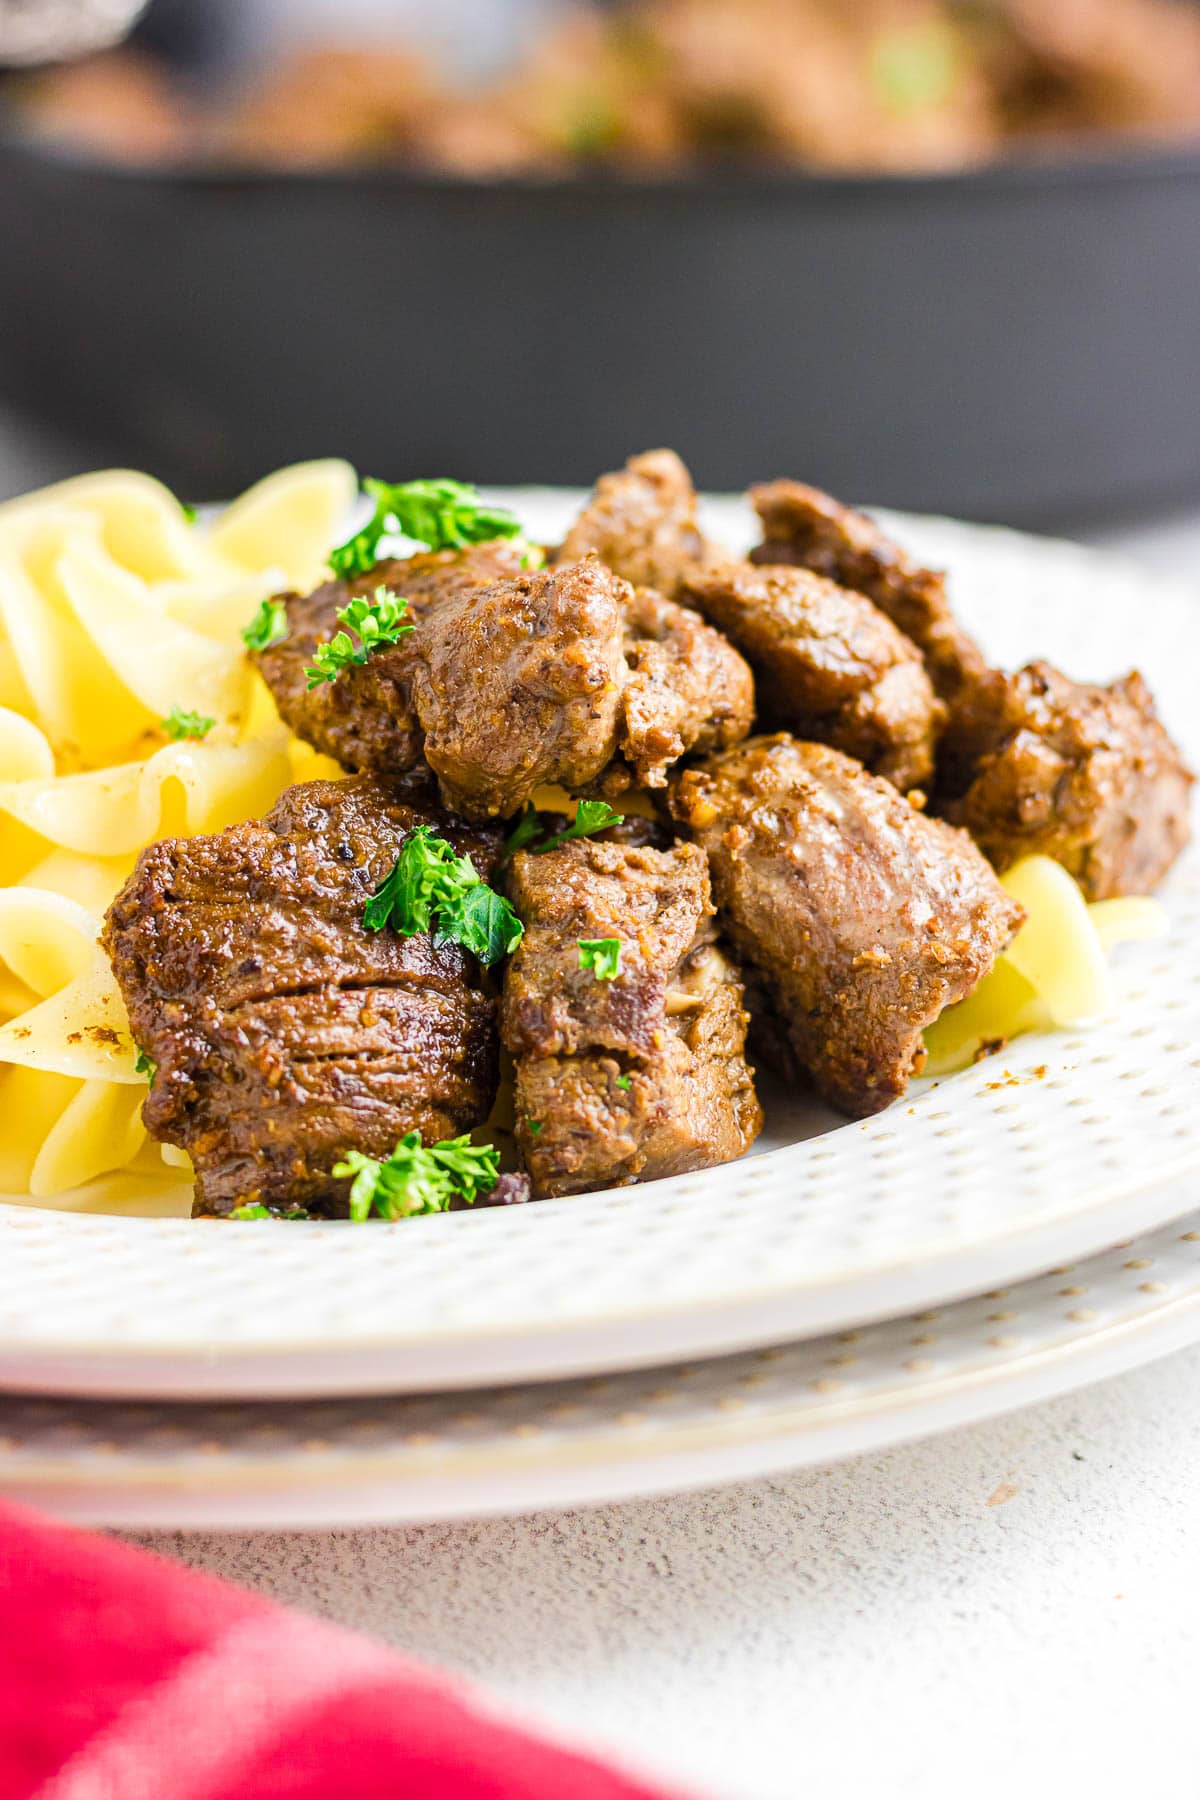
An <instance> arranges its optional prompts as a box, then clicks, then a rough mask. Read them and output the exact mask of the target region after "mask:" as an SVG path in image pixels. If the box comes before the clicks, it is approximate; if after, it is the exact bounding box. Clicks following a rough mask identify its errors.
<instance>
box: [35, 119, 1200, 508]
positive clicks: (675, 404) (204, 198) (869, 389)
mask: <svg viewBox="0 0 1200 1800" xmlns="http://www.w3.org/2000/svg"><path fill="white" fill-rule="evenodd" d="M0 397H2V398H4V399H6V400H9V401H12V402H16V403H18V404H20V405H21V406H23V407H25V408H27V409H29V410H31V411H33V412H36V413H37V414H39V415H40V416H42V417H43V418H46V419H48V420H50V421H53V422H55V423H57V424H59V425H63V426H67V427H69V428H70V429H71V430H72V431H74V432H75V433H77V434H78V436H79V437H80V439H81V440H85V441H86V448H87V450H88V452H89V454H91V455H94V456H96V457H100V456H103V457H118V458H120V459H121V460H124V461H128V462H132V463H136V464H139V465H143V466H146V467H149V468H151V469H154V470H155V471H157V472H158V473H160V474H162V475H163V476H164V477H165V478H166V479H167V480H169V481H171V482H173V483H174V484H176V485H177V486H178V487H179V488H181V490H182V491H183V492H185V493H188V494H192V495H212V494H224V493H230V492H232V491H234V489H236V488H237V487H238V486H239V485H240V484H241V483H243V482H245V481H248V480H250V479H252V478H253V477H254V476H256V475H258V474H260V473H262V471H264V470H266V469H269V468H271V467H274V466H275V465H277V464H279V463H282V462H286V461H288V460H290V459H292V458H296V457H303V456H311V455H316V454H329V453H332V452H340V453H343V454H345V455H347V456H349V457H350V458H351V459H352V460H353V461H354V462H355V463H356V464H357V465H358V466H359V468H360V469H362V470H364V471H365V472H367V473H376V474H380V475H383V476H387V477H390V478H393V479H396V478H400V477H404V476H408V475H412V474H416V473H422V474H427V473H437V474H441V473H448V474H456V475H464V476H469V477H471V478H474V479H477V480H480V481H487V482H524V481H538V482H540V481H546V482H570V483H585V482H589V481H590V480H591V479H592V478H593V477H594V475H595V473H596V471H597V469H600V468H604V467H607V466H610V465H612V464H614V463H616V462H618V461H620V460H621V459H623V458H624V456H625V455H626V454H627V453H628V452H630V451H631V450H635V449H641V448H645V447H648V446H650V445H655V444H660V443H669V444H672V445H674V446H676V447H677V448H678V449H679V450H680V451H681V452H682V453H683V454H684V456H685V457H686V458H687V459H688V460H689V461H690V462H691V464H692V465H693V467H694V469H695V472H696V475H697V478H698V480H700V481H701V482H703V483H704V484H705V485H706V486H709V487H717V488H733V487H737V486H739V485H742V484H744V483H745V482H747V481H748V480H750V479H752V478H763V477H767V476H771V475H775V474H782V473H794V474H797V475H802V476H804V477H805V478H807V479H809V480H812V481H815V482H819V483H821V484H822V485H825V486H828V487H830V488H832V489H834V490H836V491H841V492H845V493H849V494H856V495H869V496H870V497H871V499H873V500H876V501H879V502H887V503H889V504H892V505H896V506H902V507H911V508H918V509H922V508H923V509H937V510H943V511H950V512H955V513H959V514H963V515H966V516H969V517H974V518H980V519H989V518H990V519H1008V520H1011V521H1014V522H1023V523H1039V522H1045V521H1047V520H1055V521H1062V520H1064V519H1070V518H1079V517H1083V516H1092V517H1095V516H1097V515H1101V516H1102V515H1104V514H1106V513H1110V514H1115V513H1117V512H1129V511H1132V510H1134V509H1135V508H1138V507H1140V506H1144V505H1150V504H1157V503H1161V502H1166V501H1171V500H1175V499H1183V498H1186V497H1188V496H1196V495H1200V146H1179V147H1168V148H1162V147H1160V148H1137V149H1131V148H1129V147H1125V146H1123V147H1120V148H1108V149H1105V150H1101V151H1099V152H1095V151H1093V152H1091V153H1090V154H1088V155H1087V156H1086V157H1083V156H1074V157H1072V158H1070V159H1069V160H1068V159H1062V158H1061V156H1060V157H1057V158H1056V159H1055V160H1034V159H1030V158H1023V159H1021V160H1011V161H1006V162H1002V163H996V164H992V165H989V166H986V167H981V168H978V169H974V170H970V171H966V172H963V173H960V174H951V175H937V176H914V177H890V178H876V177H863V178H847V177H837V176H829V175H808V174H801V173H796V172H790V171H788V172H783V171H780V172H766V171H762V170H755V171H738V170H730V171H715V172H712V173H708V174H701V175H696V176H694V177H690V178H687V179H683V180H681V179H678V178H672V179H669V180H668V179H653V180H633V179H620V178H607V177H606V178H601V177H598V176H588V175H585V176H581V177H578V178H572V179H568V180H553V181H551V180H544V179H538V180H514V181H504V182H488V183H479V182H463V181H458V180H452V179H445V178H439V177H435V176H425V175H421V174H416V173H413V172H411V171H397V170H371V171H363V172H358V171H355V172H330V173H313V174H279V173H273V172H272V173H264V172H253V173H244V174H230V173H216V172H212V171H208V170H205V171H185V172H177V171H161V170H150V171H141V170H128V169H122V168H112V167H107V166H101V165H100V164H98V163H95V162H91V161H88V160H85V159H82V158H77V157H74V156H72V155H70V154H65V153H62V152H58V151H53V150H50V149H45V148H41V147H38V146H36V145H31V144H29V143H27V142H24V141H22V140H19V139H16V138H12V137H9V138H7V139H6V140H3V141H0Z"/></svg>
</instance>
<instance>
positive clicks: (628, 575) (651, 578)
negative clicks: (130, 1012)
mask: <svg viewBox="0 0 1200 1800" xmlns="http://www.w3.org/2000/svg"><path fill="white" fill-rule="evenodd" d="M589 550H594V551H596V553H597V555H598V556H599V557H600V558H601V560H602V561H603V562H606V563H607V564H608V566H609V568H610V569H615V571H616V573H617V574H618V575H623V576H624V578H625V580H626V581H631V582H632V583H633V585H634V586H635V587H648V588H656V589H657V590H658V592H659V593H661V594H665V595H666V596H667V597H668V598H669V599H670V598H673V597H674V594H675V590H676V588H677V587H678V585H679V582H680V579H681V578H682V576H683V575H684V573H685V572H686V571H687V570H688V569H689V568H690V567H691V566H692V564H693V563H695V562H703V561H704V560H705V559H706V557H707V555H708V551H707V547H706V545H705V542H704V539H703V537H702V536H701V534H700V527H699V525H698V524H697V523H696V490H695V488H694V487H693V486H692V478H691V476H690V475H689V474H688V472H687V469H686V468H685V466H684V464H683V463H682V462H681V461H680V459H679V458H678V457H677V456H676V454H675V452H674V451H673V450H648V451H646V452H645V454H644V455H642V456H631V457H630V459H629V461H628V462H627V463H626V464H625V467H624V468H623V469H617V470H615V471H614V472H613V473H612V474H611V475H602V476H601V477H600V479H599V481H598V482H597V483H596V486H595V488H594V489H593V491H592V497H591V499H590V500H589V501H588V504H587V505H586V506H585V507H584V509H583V511H582V512H581V513H580V515H579V517H578V518H577V519H576V521H575V523H574V525H572V527H571V529H570V531H569V532H568V533H567V536H566V541H565V542H564V544H563V546H562V549H561V550H560V552H559V561H560V562H574V561H575V560H576V559H577V558H578V557H580V556H586V555H587V553H588V551H589Z"/></svg>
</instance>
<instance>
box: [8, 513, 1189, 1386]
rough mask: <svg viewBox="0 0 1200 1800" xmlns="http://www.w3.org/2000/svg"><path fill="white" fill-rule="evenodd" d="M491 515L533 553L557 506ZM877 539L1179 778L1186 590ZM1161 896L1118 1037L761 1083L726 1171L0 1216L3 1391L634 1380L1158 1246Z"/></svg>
mask: <svg viewBox="0 0 1200 1800" xmlns="http://www.w3.org/2000/svg"><path fill="white" fill-rule="evenodd" d="M508 499H509V503H510V504H512V505H513V506H514V507H515V508H516V510H517V511H518V512H519V514H520V515H521V516H522V518H523V519H524V520H525V522H526V524H527V528H528V529H529V531H530V533H531V535H533V536H535V537H537V536H543V537H545V538H546V539H547V540H553V539H555V538H556V537H557V536H558V535H559V534H560V533H561V531H562V529H563V526H564V524H565V522H566V520H567V519H568V518H569V517H570V515H571V511H572V508H573V505H574V503H575V497H574V496H568V495H565V494H552V493H546V492H545V491H539V492H537V493H517V494H514V495H511V496H508ZM707 523H708V526H709V528H710V529H711V530H712V532H713V534H714V535H715V536H719V537H723V538H724V539H725V541H726V542H728V543H730V544H731V545H735V546H736V545H738V544H742V543H745V542H746V541H747V539H748V533H749V525H748V521H747V519H746V516H745V513H744V511H743V509H742V508H741V505H740V503H737V502H733V501H714V502H710V503H709V505H708V519H707ZM898 529H899V532H900V535H902V536H903V537H904V538H905V539H906V540H907V541H908V542H910V543H911V544H912V545H913V547H914V548H915V549H916V550H917V551H918V552H919V553H920V554H921V555H922V556H924V557H926V558H927V559H929V560H932V561H934V562H937V563H944V564H945V565H947V566H948V567H949V568H950V569H951V572H952V593H953V597H954V599H955V602H956V604H957V605H958V606H959V607H960V609H961V611H962V614H963V616H964V618H965V620H966V623H967V624H968V625H969V626H970V627H971V628H972V629H974V630H976V631H977V632H978V634H979V636H980V637H981V638H982V640H983V642H984V645H985V647H986V648H987V650H988V651H989V652H990V653H991V654H992V655H993V656H994V657H995V658H996V660H998V661H1000V662H1004V663H1008V664H1016V663H1019V662H1021V661H1024V660H1026V659H1027V658H1029V657H1031V656H1034V655H1045V656H1048V657H1050V658H1051V659H1052V660H1054V661H1057V662H1060V663H1061V664H1063V665H1064V666H1065V667H1066V668H1067V669H1068V671H1069V672H1070V673H1072V674H1075V675H1078V676H1080V677H1102V678H1108V677H1111V676H1112V675H1115V674H1117V673H1120V672H1122V671H1123V670H1125V669H1126V668H1127V667H1129V666H1130V665H1131V664H1137V665H1138V666H1139V667H1141V668H1142V670H1143V672H1144V673H1145V674H1146V676H1147V677H1148V679H1149V680H1150V681H1151V683H1152V685H1153V686H1154V688H1155V690H1156V692H1157V694H1158V696H1159V700H1160V703H1161V706H1162V710H1163V713H1164V715H1165V717H1166V719H1167V722H1168V724H1169V725H1170V727H1171V729H1172V730H1173V731H1174V732H1175V733H1176V734H1177V735H1178V736H1179V737H1180V738H1181V739H1182V741H1183V742H1184V745H1185V748H1187V749H1188V751H1189V753H1190V754H1191V755H1192V757H1193V759H1195V758H1196V757H1197V755H1198V753H1200V718H1198V716H1197V710H1196V707H1195V702H1194V683H1195V669H1196V667H1197V665H1198V663H1200V596H1198V595H1197V594H1196V593H1195V592H1194V591H1193V590H1191V589H1190V588H1188V587H1185V586H1182V585H1179V586H1171V585H1168V584H1166V583H1164V582H1163V581H1162V580H1161V579H1152V578H1150V577H1148V576H1144V575H1142V574H1140V573H1139V572H1137V571H1136V570H1132V569H1130V568H1128V567H1126V566H1124V565H1122V564H1121V563H1120V562H1115V561H1113V560H1112V559H1110V558H1109V557H1107V556H1102V555H1100V554H1098V553H1095V552H1092V551H1088V550H1084V549H1081V548H1079V547H1077V546H1073V545H1070V544H1064V543H1057V542H1049V541H1045V540H1040V539H1036V538H1030V537H1026V536H1022V535H1019V534H1016V533H1012V532H1006V531H998V530H993V529H981V528H977V527H971V526H967V525H961V524H956V523H953V522H950V521H945V520H932V519H925V520H916V519H908V520H903V521H900V522H899V524H898ZM1162 898H1163V900H1164V902H1165V904H1166V907H1167V910H1168V914H1169V920H1170V930H1169V935H1168V936H1167V938H1166V939H1165V940H1164V941H1161V942H1158V943H1151V944H1140V945H1131V946H1128V947H1127V948H1126V949H1124V950H1122V951H1121V952H1119V953H1118V955H1119V961H1118V983H1117V985H1118V991H1119V1005H1118V1008H1117V1011H1116V1013H1115V1014H1114V1016H1113V1017H1112V1018H1111V1019H1109V1020H1107V1021H1105V1022H1103V1023H1101V1024H1099V1025H1097V1026H1096V1027H1094V1028H1093V1029H1091V1030H1089V1031H1075V1032H1065V1033H1059V1034H1055V1035H1047V1036H1039V1037H1028V1038H1024V1039H1021V1040H1019V1041H1018V1042H1017V1043H1015V1044H1014V1045H1013V1046H1011V1047H1010V1048H1009V1049H1008V1050H1007V1051H1006V1052H1004V1053H1003V1054H1002V1055H1001V1056H999V1057H996V1058H993V1059H992V1060H990V1061H988V1062H984V1063H981V1064H979V1065H977V1066H976V1067H975V1068H973V1069H970V1070H968V1071H965V1072H964V1073H962V1074H961V1075H957V1076H954V1077H951V1078H949V1079H947V1080H944V1081H942V1082H941V1083H939V1084H934V1085H930V1084H929V1083H928V1082H926V1083H919V1084H917V1085H916V1086H915V1087H914V1090H913V1092H912V1094H911V1096H910V1098H909V1099H906V1100H904V1101H901V1102H900V1103H898V1104H897V1105H895V1106H893V1107H892V1108H891V1110H890V1111H888V1112H886V1113H883V1114H880V1115H879V1116H878V1117H876V1118H873V1119H870V1120H867V1121H865V1122H853V1123H851V1122H847V1121H845V1120H839V1119H837V1118H835V1117H834V1116H833V1115H831V1114H829V1113H827V1112H825V1111H823V1110H822V1109H820V1108H819V1107H816V1106H814V1105H813V1104H812V1103H811V1101H809V1100H807V1099H806V1098H804V1097H803V1096H800V1095H791V1096H789V1095H786V1094H783V1095H780V1094H778V1093H772V1092H770V1090H768V1132H767V1134H766V1135H765V1137H764V1139H763V1140H762V1142H761V1143H760V1145H759V1146H758V1147H757V1148H756V1151H755V1152H754V1153H753V1154H751V1155H750V1156H748V1157H747V1158H745V1159H743V1160H742V1161H741V1162H740V1163H737V1164H734V1165H730V1166H727V1167H725V1168H720V1169H715V1170H711V1171H707V1172H705V1173H702V1174H694V1175H688V1176H684V1177H680V1178H677V1179H673V1180H669V1181H662V1182H656V1183H651V1184H647V1185H646V1186H645V1187H640V1188H625V1189H620V1190H617V1191H614V1192H611V1193H606V1194H596V1195H590V1196H583V1197H578V1198H572V1199H567V1200H559V1201H552V1202H548V1203H545V1204H542V1205H538V1206H531V1207H524V1208H519V1209H516V1210H512V1209H506V1210H497V1211H484V1212H481V1213H477V1214H470V1213H460V1214H454V1215H447V1216H440V1217H434V1218H416V1219H411V1220H407V1221H405V1222H403V1223H401V1224H398V1225H394V1226H386V1225H378V1224H371V1225H368V1226H364V1227H361V1228H359V1227H350V1226H347V1225H344V1224H330V1223H326V1224H318V1223H312V1224H308V1223H294V1224H289V1225H280V1224H276V1223H264V1224H250V1225H238V1226H222V1225H214V1224H212V1223H192V1222H191V1221H188V1220H183V1219H153V1220H148V1219H139V1218H131V1217H119V1216H118V1217H112V1216H99V1215H96V1214H86V1215H85V1214H79V1213H76V1214H64V1213H58V1212H54V1211H50V1210H45V1209H42V1208H35V1207H31V1206H28V1205H25V1206H18V1205H3V1206H0V1385H3V1386H7V1387H10V1388H25V1389H42V1390H46V1391H60V1392H71V1393H79V1394H110V1395H121V1394H127V1395H132V1394H138V1395H161V1396H179V1397H201V1396H212V1395H218V1394H226V1395H261V1396H273V1395H280V1396H310V1395H318V1394H329V1393H351V1392H356V1393H364V1392H368V1391H370V1392H377V1391H387V1390H392V1391H404V1390H431V1389H435V1388H451V1387H464V1386H478V1385H486V1384H489V1383H494V1382H496V1381H509V1380H548V1379H551V1378H554V1377H556V1376H557V1377H561V1376H564V1375H569V1374H574V1373H578V1372H581V1371H588V1370H599V1369H621V1368H633V1367H645V1366H647V1365H650V1364H654V1363H661V1362H663V1361H664V1360H666V1359H668V1358H672V1357H678V1356H708V1355H720V1354H724V1353H727V1352H730V1351H732V1350H738V1349H742V1348H745V1347H747V1346H752V1345H756V1344H766V1343H772V1342H778V1341H781V1340H784V1339H791V1338H797V1337H801V1336H813V1335H816V1334H818V1333H822V1332H828V1331H831V1330H835V1329H839V1328H842V1327H845V1326H849V1325H852V1324H856V1323H859V1322H861V1321H863V1320H867V1319H872V1318H883V1317H888V1316H895V1315H898V1314H901V1313H904V1312H908V1311H911V1310H912V1309H914V1308H918V1307H921V1306H929V1305H935V1304H937V1303H939V1302H941V1301H944V1300H946V1299H949V1298H952V1297H955V1296H958V1295H961V1294H966V1293H972V1292H978V1291H979V1290H980V1289H981V1288H985V1287H990V1286H994V1285H995V1284H996V1283H998V1282H1007V1281H1010V1280H1012V1279H1015V1278H1018V1277H1021V1276H1024V1275H1027V1274H1030V1273H1031V1272H1034V1271H1036V1270H1037V1269H1039V1268H1045V1267H1047V1266H1048V1265H1049V1264H1051V1263H1054V1262H1059V1261H1064V1260H1073V1259H1074V1258H1077V1257H1079V1256H1082V1255H1086V1254H1088V1253H1090V1252H1092V1251H1095V1250H1098V1249H1100V1248H1102V1247H1103V1246H1104V1245H1106V1244H1111V1243H1112V1242H1113V1241H1114V1240H1116V1239H1117V1238H1121V1237H1126V1236H1129V1235H1131V1234H1132V1233H1134V1232H1139V1231H1143V1230H1148V1229H1152V1228H1154V1227H1155V1226H1157V1225H1159V1224H1161V1223H1162V1222H1163V1221H1164V1220H1166V1219H1168V1218H1170V1217H1172V1216H1175V1214H1177V1212H1178V1211H1179V1209H1180V1206H1181V1199H1180V1194H1181V1191H1182V1190H1181V1189H1180V1187H1179V1186H1178V1180H1179V1177H1180V1176H1181V1175H1182V1174H1184V1173H1185V1172H1186V1171H1188V1170H1190V1169H1192V1168H1194V1167H1196V1166H1197V1165H1200V1106H1198V1105H1197V1098H1198V1096H1200V1083H1198V1080H1197V1076H1198V1073H1200V856H1198V855H1197V854H1196V853H1195V852H1192V853H1190V854H1189V855H1188V856H1186V857H1185V858H1184V859H1183V860H1182V862H1181V863H1180V865H1179V867H1178V869H1177V870H1176V871H1175V873H1174V874H1173V875H1172V877H1171V879H1170V881H1169V882H1168V884H1167V886H1166V887H1165V889H1164V891H1163V895H1162ZM1173 1184H1175V1185H1173ZM1182 1204H1186V1201H1185V1202H1183V1203H1182Z"/></svg>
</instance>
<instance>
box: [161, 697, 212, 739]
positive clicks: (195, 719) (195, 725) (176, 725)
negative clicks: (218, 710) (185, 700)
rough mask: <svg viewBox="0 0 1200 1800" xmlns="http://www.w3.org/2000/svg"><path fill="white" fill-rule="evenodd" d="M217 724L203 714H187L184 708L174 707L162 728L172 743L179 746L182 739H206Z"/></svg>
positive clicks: (163, 722)
mask: <svg viewBox="0 0 1200 1800" xmlns="http://www.w3.org/2000/svg"><path fill="white" fill-rule="evenodd" d="M216 722H217V721H216V720H215V719H209V718H206V717H205V716H204V714H203V713H198V712H185V711H184V709H183V707H182V706H173V707H172V708H171V710H170V712H169V713H168V714H167V716H166V718H165V719H164V720H163V721H162V728H163V730H164V731H165V732H166V734H167V736H168V737H169V738H170V739H171V742H172V743H175V744H177V743H179V741H180V739H181V738H197V739H198V738H206V737H207V736H208V734H209V732H210V731H211V730H212V728H213V726H214V725H215V724H216Z"/></svg>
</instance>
